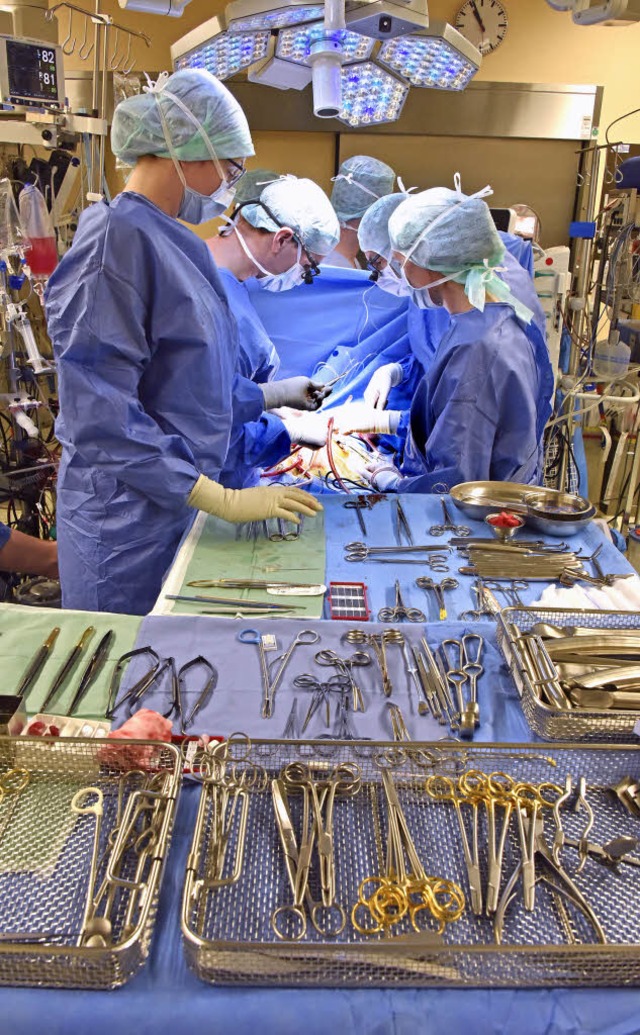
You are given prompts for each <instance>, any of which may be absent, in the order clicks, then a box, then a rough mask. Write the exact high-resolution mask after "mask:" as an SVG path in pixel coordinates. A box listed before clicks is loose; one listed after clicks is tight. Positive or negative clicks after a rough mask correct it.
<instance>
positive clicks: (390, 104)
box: [338, 61, 409, 128]
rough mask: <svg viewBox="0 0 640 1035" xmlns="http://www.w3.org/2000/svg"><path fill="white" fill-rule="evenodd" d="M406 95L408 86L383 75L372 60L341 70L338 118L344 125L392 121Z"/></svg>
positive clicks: (402, 105) (392, 77)
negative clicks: (340, 96) (340, 97)
mask: <svg viewBox="0 0 640 1035" xmlns="http://www.w3.org/2000/svg"><path fill="white" fill-rule="evenodd" d="M408 93H409V86H408V84H407V83H404V82H402V81H401V80H400V79H396V77H395V76H393V75H390V74H389V72H385V70H384V69H383V68H381V67H380V66H379V65H376V63H375V62H374V61H363V62H361V63H360V64H356V65H348V66H347V67H346V68H343V69H342V108H341V110H340V114H339V115H338V118H339V120H340V122H344V123H345V124H346V125H347V126H352V127H353V128H355V127H356V126H375V125H378V124H379V123H381V122H395V120H396V119H397V118H399V116H400V113H401V111H402V109H403V107H404V102H405V101H406V99H407V94H408Z"/></svg>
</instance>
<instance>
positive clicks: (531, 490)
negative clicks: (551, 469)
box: [451, 482, 596, 537]
mask: <svg viewBox="0 0 640 1035" xmlns="http://www.w3.org/2000/svg"><path fill="white" fill-rule="evenodd" d="M451 499H452V500H453V502H454V504H455V506H456V507H457V508H458V510H461V511H462V513H463V514H466V515H467V516H468V517H470V518H474V519H475V520H483V519H484V518H485V517H487V515H488V514H491V513H492V512H493V511H495V510H496V508H503V509H505V510H510V511H512V512H513V513H515V514H519V515H520V516H521V517H523V518H524V520H525V524H526V525H528V526H529V527H530V528H534V529H536V531H538V532H542V533H544V534H545V535H551V536H560V537H563V536H570V535H575V534H576V532H579V531H580V530H581V529H582V528H585V526H586V525H588V524H589V522H590V521H591V520H592V519H593V518H594V517H595V514H596V508H595V507H594V506H593V505H592V504H591V503H590V502H589V500H585V499H583V498H582V496H574V495H573V494H572V493H570V492H559V491H558V490H557V489H545V488H536V487H535V486H532V485H521V484H520V483H519V482H462V484H460V485H455V486H454V488H453V489H452V490H451Z"/></svg>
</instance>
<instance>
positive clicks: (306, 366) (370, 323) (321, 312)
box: [247, 265, 422, 409]
mask: <svg viewBox="0 0 640 1035" xmlns="http://www.w3.org/2000/svg"><path fill="white" fill-rule="evenodd" d="M369 278H370V274H369V273H367V272H366V271H365V270H353V269H351V270H348V269H338V268H337V267H334V266H324V265H323V266H322V268H321V274H320V276H319V277H315V278H314V281H313V284H310V285H307V284H303V285H301V286H300V287H297V288H294V290H292V291H286V292H281V293H277V294H276V293H274V292H269V291H263V290H262V289H261V288H260V287H259V281H253V282H251V281H249V282H248V283H247V289H248V291H249V292H250V295H251V301H252V302H253V304H254V306H255V309H256V311H257V313H258V315H259V317H260V319H261V320H262V323H263V325H264V327H265V328H266V330H267V333H268V334H269V337H270V338H271V339H272V340H273V342H274V344H275V346H276V349H277V351H278V355H279V356H280V361H281V367H280V371H279V376H280V377H293V376H294V375H296V374H306V375H307V376H308V377H311V376H317V377H318V379H319V380H323V381H329V380H331V379H332V378H334V377H336V376H338V375H340V374H346V376H344V377H343V378H341V380H340V381H338V383H337V384H336V386H335V388H334V389H333V394H332V395H331V396H330V398H329V400H327V403H326V404H325V408H326V407H328V406H336V405H340V404H341V403H344V402H346V401H347V399H349V398H351V399H354V400H358V399H362V396H363V393H364V390H365V388H366V387H367V385H368V384H369V381H370V380H371V376H372V374H373V373H374V371H375V370H377V369H378V367H381V366H384V365H385V364H386V363H403V364H404V361H407V362H408V361H410V360H411V359H412V357H411V351H410V348H409V340H408V337H407V311H408V309H409V301H408V299H407V298H395V297H394V296H393V295H389V294H386V293H385V292H384V291H380V290H379V288H376V286H375V284H374V283H373V282H372V281H371V280H370V279H369ZM405 372H406V375H407V376H406V377H405V380H404V381H403V383H402V384H401V385H398V387H397V388H394V389H393V390H392V392H391V395H390V398H389V407H390V408H392V409H404V408H405V407H407V406H408V405H409V403H410V401H411V397H412V395H413V391H414V390H415V387H416V385H417V383H418V380H419V377H420V376H421V374H422V371H420V370H418V368H417V366H415V367H414V365H413V364H411V363H410V362H408V367H407V370H406V371H405Z"/></svg>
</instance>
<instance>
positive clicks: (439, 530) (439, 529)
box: [429, 497, 471, 539]
mask: <svg viewBox="0 0 640 1035" xmlns="http://www.w3.org/2000/svg"><path fill="white" fill-rule="evenodd" d="M440 503H441V505H442V513H443V515H444V523H443V524H442V525H432V526H431V528H430V529H429V535H436V536H438V535H444V533H445V532H453V534H454V535H457V536H460V537H461V538H465V539H466V537H467V536H468V535H471V529H470V528H469V526H468V525H454V523H453V521H452V520H451V515H450V514H449V511H448V509H447V504H446V503H445V501H444V499H443V498H442V497H441V498H440Z"/></svg>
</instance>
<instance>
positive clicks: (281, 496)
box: [187, 474, 323, 525]
mask: <svg viewBox="0 0 640 1035" xmlns="http://www.w3.org/2000/svg"><path fill="white" fill-rule="evenodd" d="M187 503H188V505H189V506H190V507H194V509H196V510H204V511H206V513H207V514H214V515H215V516H216V517H219V518H222V520H223V521H232V522H236V523H237V524H243V523H244V522H245V521H266V520H267V519H268V518H283V520H284V521H291V522H293V524H294V525H299V524H300V521H299V520H298V517H297V516H296V515H298V514H306V515H308V516H309V517H313V516H314V515H315V514H317V513H318V511H320V510H322V509H323V508H322V505H321V504H320V503H318V501H317V500H316V499H314V497H313V496H311V495H310V494H309V493H308V492H303V491H302V490H301V489H296V488H294V487H293V486H284V485H270V486H262V485H261V486H258V487H257V488H255V489H224V488H223V487H222V485H220V484H219V483H218V482H214V481H213V479H212V478H207V477H206V476H205V475H204V474H201V475H200V477H199V478H198V480H197V482H196V484H195V485H194V486H193V488H192V490H191V492H190V493H189V496H188V498H187Z"/></svg>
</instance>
